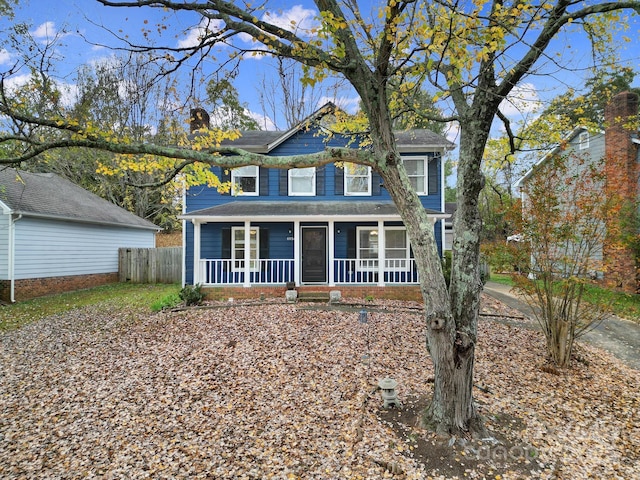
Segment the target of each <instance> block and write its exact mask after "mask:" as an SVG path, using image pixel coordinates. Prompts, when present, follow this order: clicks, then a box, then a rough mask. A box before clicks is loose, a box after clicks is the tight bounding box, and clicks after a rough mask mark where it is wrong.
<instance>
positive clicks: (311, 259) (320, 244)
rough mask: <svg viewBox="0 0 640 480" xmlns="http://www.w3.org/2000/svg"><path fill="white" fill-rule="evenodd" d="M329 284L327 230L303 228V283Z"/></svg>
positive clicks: (322, 228) (324, 228)
mask: <svg viewBox="0 0 640 480" xmlns="http://www.w3.org/2000/svg"><path fill="white" fill-rule="evenodd" d="M326 282H327V228H326V227H302V283H326Z"/></svg>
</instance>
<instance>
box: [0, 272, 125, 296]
mask: <svg viewBox="0 0 640 480" xmlns="http://www.w3.org/2000/svg"><path fill="white" fill-rule="evenodd" d="M117 281H118V272H113V273H96V274H92V275H69V276H65V277H46V278H30V279H27V280H16V281H15V287H14V288H15V292H14V296H15V300H16V301H18V302H19V301H24V300H29V299H31V298H36V297H42V296H45V295H55V294H57V293H63V292H71V291H73V290H82V289H85V288H91V287H97V286H99V285H106V284H108V283H116V282H117ZM10 297H11V283H10V282H9V281H8V280H3V281H2V282H0V298H1V299H2V300H3V301H5V302H9V301H10V300H11V298H10Z"/></svg>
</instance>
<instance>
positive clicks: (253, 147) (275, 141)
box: [222, 102, 455, 153]
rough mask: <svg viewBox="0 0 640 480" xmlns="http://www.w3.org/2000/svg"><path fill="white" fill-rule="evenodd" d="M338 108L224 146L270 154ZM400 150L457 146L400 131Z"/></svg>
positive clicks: (330, 107)
mask: <svg viewBox="0 0 640 480" xmlns="http://www.w3.org/2000/svg"><path fill="white" fill-rule="evenodd" d="M336 109H337V107H336V106H335V105H333V104H332V103H331V102H329V103H326V104H325V105H323V106H322V107H320V108H319V109H318V110H317V111H316V112H314V113H312V114H311V115H309V116H308V117H307V118H305V119H304V120H302V121H301V122H300V123H298V124H297V125H296V126H294V127H293V128H290V129H289V130H286V131H273V130H271V131H269V130H248V131H243V132H241V134H242V135H241V137H240V138H238V139H237V140H233V141H231V140H224V141H223V142H222V145H224V146H234V147H238V148H242V149H245V150H249V151H253V152H257V153H269V151H270V150H271V148H273V147H274V146H277V145H279V144H280V143H281V142H282V141H284V140H285V139H287V138H289V137H290V136H291V135H292V134H293V133H295V132H297V131H299V130H302V129H303V128H307V127H308V126H310V125H317V124H319V123H320V121H321V119H322V118H323V117H324V116H325V115H329V114H332V113H333V112H334V111H335V110H336ZM394 135H395V137H396V142H397V143H398V149H399V150H400V151H402V150H411V149H416V148H418V147H427V148H444V149H448V150H451V149H453V148H454V147H455V145H454V144H453V143H452V142H450V141H449V140H447V139H446V138H445V137H443V136H442V135H439V134H437V133H434V132H432V131H431V130H426V129H415V130H399V131H396V132H394Z"/></svg>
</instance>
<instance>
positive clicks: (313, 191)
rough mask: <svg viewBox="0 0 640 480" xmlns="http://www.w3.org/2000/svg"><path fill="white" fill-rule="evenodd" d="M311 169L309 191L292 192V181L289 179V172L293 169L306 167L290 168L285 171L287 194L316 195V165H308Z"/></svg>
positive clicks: (298, 195)
mask: <svg viewBox="0 0 640 480" xmlns="http://www.w3.org/2000/svg"><path fill="white" fill-rule="evenodd" d="M309 168H312V169H313V174H312V175H311V191H310V192H294V191H293V190H292V186H293V182H292V180H291V173H292V172H293V171H295V170H306V168H291V169H289V171H288V172H287V176H288V182H287V184H288V189H289V191H288V194H289V196H290V197H315V196H316V167H309Z"/></svg>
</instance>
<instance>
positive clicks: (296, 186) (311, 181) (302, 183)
mask: <svg viewBox="0 0 640 480" xmlns="http://www.w3.org/2000/svg"><path fill="white" fill-rule="evenodd" d="M315 194H316V168H315V167H309V168H292V169H290V170H289V195H290V196H292V197H294V196H303V195H307V196H314V195H315Z"/></svg>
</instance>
